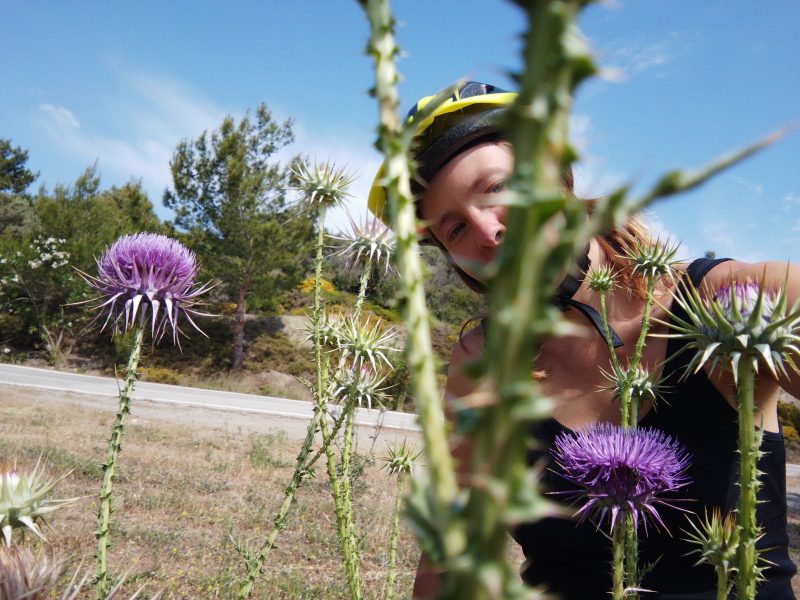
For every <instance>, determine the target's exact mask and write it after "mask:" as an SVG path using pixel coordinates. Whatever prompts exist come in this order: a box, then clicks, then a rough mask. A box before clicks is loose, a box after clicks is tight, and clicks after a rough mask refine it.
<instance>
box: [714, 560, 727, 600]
mask: <svg viewBox="0 0 800 600" xmlns="http://www.w3.org/2000/svg"><path fill="white" fill-rule="evenodd" d="M716 569H717V600H728V570H727V569H726V568H725V567H724V566H718V567H717V568H716Z"/></svg>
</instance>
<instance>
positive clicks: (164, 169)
mask: <svg viewBox="0 0 800 600" xmlns="http://www.w3.org/2000/svg"><path fill="white" fill-rule="evenodd" d="M114 75H115V77H116V79H117V80H118V81H119V83H120V84H121V85H120V87H119V92H118V96H117V97H113V98H108V99H107V102H106V105H107V106H113V107H115V110H116V113H115V114H114V115H112V118H113V121H114V122H115V123H117V124H119V125H118V126H117V128H116V129H117V131H116V132H115V133H114V134H113V135H110V134H106V133H94V131H96V130H97V129H98V128H99V125H94V124H93V122H92V121H91V119H92V117H93V115H91V114H89V115H82V118H83V120H84V127H81V124H80V123H79V121H78V119H77V118H76V116H75V115H74V114H73V112H72V111H71V110H70V109H69V108H66V107H63V106H54V105H52V104H42V105H41V106H40V107H39V108H40V113H41V116H42V125H43V127H44V128H45V129H46V130H47V131H48V133H49V134H50V137H51V138H52V140H53V143H55V144H58V145H59V146H60V147H61V148H62V150H63V151H64V152H65V153H68V154H69V155H71V156H73V157H76V156H77V157H80V158H82V159H83V160H85V162H86V163H87V164H90V163H93V162H94V161H95V160H96V161H97V162H98V170H99V171H100V174H101V175H102V176H104V177H108V178H109V179H110V180H111V181H114V182H116V181H120V182H124V181H128V180H129V179H130V178H131V177H135V178H141V179H142V184H143V186H144V189H145V190H146V191H147V192H148V194H149V195H150V199H151V200H152V201H153V203H154V204H155V205H156V206H160V203H161V202H160V201H161V194H162V193H163V190H164V188H166V187H169V186H171V184H172V176H171V174H170V169H169V161H170V159H171V158H172V153H173V152H174V150H175V147H176V145H177V144H178V142H179V141H181V140H182V139H187V138H196V137H197V136H199V135H200V134H201V133H202V132H203V131H206V130H211V129H215V128H216V127H218V126H219V124H220V123H221V122H222V119H223V118H224V117H225V116H226V115H227V114H229V113H231V112H233V111H226V110H223V108H221V107H220V106H218V105H216V104H215V103H214V102H212V101H211V100H209V99H208V98H206V97H204V96H203V95H202V94H201V93H199V92H198V91H197V90H194V89H192V88H191V87H190V86H188V85H187V84H185V83H184V82H181V81H179V80H177V79H174V78H171V77H169V76H166V75H163V74H156V73H146V72H141V71H140V72H134V73H131V72H130V71H126V70H123V69H118V70H115V71H114ZM103 116H104V117H107V115H103ZM233 116H234V118H241V116H243V115H242V114H238V115H237V114H234V115H233ZM273 116H274V117H275V118H276V119H278V120H283V118H284V117H282V116H280V115H277V114H275V112H273ZM294 133H295V139H296V141H295V143H293V144H290V145H289V146H287V147H286V148H284V149H282V150H281V151H279V152H278V154H277V155H276V157H275V159H276V160H277V161H282V162H285V161H288V160H290V159H291V158H293V157H294V156H296V155H298V154H302V155H307V156H310V157H311V158H317V159H318V160H321V161H326V160H331V161H333V162H335V163H336V164H337V165H338V166H347V167H348V171H350V172H351V173H353V174H355V175H357V177H358V178H357V180H356V181H355V182H354V184H353V186H352V188H351V192H352V194H353V198H352V199H351V200H350V202H349V205H348V209H347V211H344V210H339V211H334V212H333V213H332V214H331V215H330V218H329V219H328V228H333V229H337V228H344V227H345V226H346V224H347V213H348V212H350V213H351V214H352V215H353V216H354V217H355V218H361V216H362V215H363V214H365V213H366V205H367V196H368V194H369V188H370V186H371V184H372V178H373V177H374V175H375V173H376V172H377V169H378V166H379V165H380V162H381V159H380V157H379V156H378V154H377V152H376V151H375V150H374V149H373V148H372V145H371V143H370V139H369V135H371V132H369V133H368V134H366V135H365V134H364V132H337V133H335V134H334V133H328V134H322V135H320V134H318V133H317V132H311V131H309V130H308V129H307V128H306V127H305V126H304V124H303V123H302V122H298V121H296V122H295V125H294ZM362 138H363V139H362Z"/></svg>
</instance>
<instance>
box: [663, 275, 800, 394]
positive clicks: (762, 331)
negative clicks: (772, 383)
mask: <svg viewBox="0 0 800 600" xmlns="http://www.w3.org/2000/svg"><path fill="white" fill-rule="evenodd" d="M675 302H677V303H678V305H679V306H680V307H681V308H682V309H683V310H684V311H685V312H686V315H687V316H686V318H685V319H683V318H679V317H677V316H675V315H674V314H673V313H672V312H671V311H667V312H668V315H669V317H670V319H669V320H668V322H664V321H660V322H661V323H662V324H665V325H667V326H668V327H670V328H671V329H672V331H673V332H674V333H671V334H666V336H667V337H676V338H682V339H686V340H688V345H687V346H688V348H690V349H694V350H695V355H694V356H693V357H692V360H691V362H690V363H689V366H688V368H687V370H686V373H685V374H684V376H688V375H689V374H690V373H692V372H697V371H699V370H700V369H701V368H702V367H703V366H704V365H706V364H710V365H711V368H712V369H714V368H716V367H717V366H720V365H721V366H723V367H724V368H728V369H730V370H731V371H732V373H733V376H734V379H737V375H738V372H739V364H740V362H741V361H746V362H748V363H749V364H750V365H751V366H752V367H753V369H755V370H756V371H757V370H758V366H759V363H760V362H762V361H763V362H764V363H766V365H767V367H768V368H769V370H770V372H771V373H772V374H773V375H774V376H776V377H777V376H778V373H781V374H783V375H787V374H788V373H787V365H788V367H789V368H790V369H792V370H793V371H795V372H797V371H798V368H797V366H796V365H795V362H794V360H795V357H797V356H800V302H798V303H795V305H794V306H793V307H792V309H791V310H790V311H788V313H787V298H786V290H785V288H781V289H780V290H778V291H768V290H765V289H764V284H763V281H762V282H760V283H759V282H754V281H745V282H739V281H731V282H730V283H729V284H727V285H724V286H722V287H720V288H719V289H718V290H716V291H715V292H714V293H713V294H709V295H706V296H701V294H700V292H699V291H698V290H697V289H696V288H695V287H694V286H693V285H692V283H691V281H687V283H686V286H685V287H683V288H681V289H679V291H678V292H677V293H676V294H675Z"/></svg>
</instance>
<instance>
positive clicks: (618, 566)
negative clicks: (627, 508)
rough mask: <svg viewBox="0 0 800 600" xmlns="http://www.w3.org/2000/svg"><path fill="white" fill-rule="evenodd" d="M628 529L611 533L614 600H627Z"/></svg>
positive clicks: (616, 529)
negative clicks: (626, 557)
mask: <svg viewBox="0 0 800 600" xmlns="http://www.w3.org/2000/svg"><path fill="white" fill-rule="evenodd" d="M625 531H626V528H624V527H615V528H614V531H612V532H611V538H612V544H613V549H612V552H613V556H614V558H613V562H612V566H611V568H612V583H611V597H612V598H613V600H624V598H625V554H626V552H625V538H626V537H627V536H626V533H625Z"/></svg>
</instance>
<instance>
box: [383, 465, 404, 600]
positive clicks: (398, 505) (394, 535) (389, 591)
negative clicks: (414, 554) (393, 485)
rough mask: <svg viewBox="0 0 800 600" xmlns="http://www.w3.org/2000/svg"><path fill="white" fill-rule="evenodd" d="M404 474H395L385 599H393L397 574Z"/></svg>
mask: <svg viewBox="0 0 800 600" xmlns="http://www.w3.org/2000/svg"><path fill="white" fill-rule="evenodd" d="M405 484H406V476H405V475H404V474H403V473H399V474H398V475H397V494H396V495H395V498H394V512H393V513H392V531H391V534H390V535H389V575H388V576H387V578H386V600H394V580H395V576H396V575H397V540H398V539H399V538H400V513H401V512H402V508H403V490H404V488H405Z"/></svg>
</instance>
